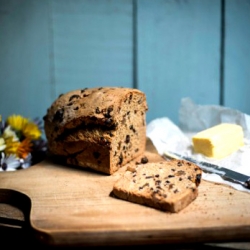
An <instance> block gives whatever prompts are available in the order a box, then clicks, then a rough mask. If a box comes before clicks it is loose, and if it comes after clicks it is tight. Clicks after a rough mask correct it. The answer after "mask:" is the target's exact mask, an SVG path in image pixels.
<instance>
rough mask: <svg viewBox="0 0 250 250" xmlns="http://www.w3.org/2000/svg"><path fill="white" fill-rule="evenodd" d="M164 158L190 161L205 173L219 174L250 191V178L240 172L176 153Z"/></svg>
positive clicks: (165, 155)
mask: <svg viewBox="0 0 250 250" xmlns="http://www.w3.org/2000/svg"><path fill="white" fill-rule="evenodd" d="M163 157H164V158H172V159H183V160H186V161H190V162H192V163H194V164H196V165H197V166H199V167H200V168H201V169H202V170H203V171H204V172H208V173H214V174H218V175H219V176H221V178H223V179H224V180H227V181H231V182H234V183H238V184H241V185H242V186H243V187H245V188H248V189H250V176H247V175H244V174H241V173H239V172H236V171H233V170H231V169H228V168H224V167H221V166H218V165H215V164H212V163H209V162H204V161H197V160H196V159H194V158H192V157H188V156H183V155H180V154H178V153H174V152H165V153H164V154H163Z"/></svg>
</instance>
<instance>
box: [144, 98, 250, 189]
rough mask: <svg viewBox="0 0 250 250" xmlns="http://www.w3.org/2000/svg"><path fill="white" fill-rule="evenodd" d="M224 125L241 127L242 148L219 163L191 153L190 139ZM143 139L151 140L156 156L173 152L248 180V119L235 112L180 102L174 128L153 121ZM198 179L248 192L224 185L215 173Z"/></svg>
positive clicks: (185, 100) (163, 119)
mask: <svg viewBox="0 0 250 250" xmlns="http://www.w3.org/2000/svg"><path fill="white" fill-rule="evenodd" d="M224 122H225V123H234V124H238V125H241V126H242V128H243V131H244V144H245V145H244V146H243V147H241V148H240V149H239V150H238V151H236V152H234V153H232V154H231V155H229V156H227V157H225V158H223V159H219V160H217V159H212V158H209V157H206V156H204V155H202V154H197V153H194V152H193V146H192V136H193V135H194V134H196V133H197V132H199V131H202V130H204V129H207V128H209V127H212V126H215V125H217V124H220V123H224ZM147 137H148V138H150V139H151V141H152V143H153V144H154V146H155V147H156V149H157V151H158V153H159V154H160V155H162V154H163V153H164V152H175V153H178V154H180V155H184V156H189V157H192V158H194V159H196V160H198V161H206V162H210V163H213V164H216V165H218V166H222V167H225V168H228V169H232V170H234V171H236V172H239V173H242V174H245V175H248V176H250V116H249V115H247V114H244V113H241V112H240V111H238V110H234V109H230V108H227V107H223V106H219V105H197V104H195V103H194V102H193V101H192V100H191V99H190V98H183V99H182V100H181V106H180V110H179V125H178V126H177V125H176V124H174V123H173V122H172V121H171V120H170V119H169V118H168V117H161V118H157V119H155V120H152V121H151V122H150V123H149V124H148V125H147ZM202 178H203V179H204V180H207V181H210V182H215V183H220V184H225V185H229V186H231V187H233V188H234V189H237V190H240V191H244V192H249V193H250V189H247V188H245V187H243V186H242V185H241V184H237V183H234V182H230V181H226V180H224V179H222V178H221V177H220V176H219V175H217V174H215V173H207V172H206V173H205V172H203V174H202Z"/></svg>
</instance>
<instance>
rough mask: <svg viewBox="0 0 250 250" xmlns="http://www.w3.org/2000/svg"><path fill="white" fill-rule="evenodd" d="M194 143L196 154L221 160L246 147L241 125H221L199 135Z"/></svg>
mask: <svg viewBox="0 0 250 250" xmlns="http://www.w3.org/2000/svg"><path fill="white" fill-rule="evenodd" d="M192 142H193V149H194V152H195V153H201V154H203V155H205V156H207V157H211V158H215V159H221V158H224V157H226V156H228V155H230V154H232V153H233V152H235V151H237V150H238V149H239V148H240V147H242V146H243V145H244V133H243V129H242V127H241V126H240V125H236V124H231V123H221V124H219V125H216V126H213V127H211V128H208V129H206V130H203V131H201V132H199V133H197V134H196V135H194V136H193V137H192Z"/></svg>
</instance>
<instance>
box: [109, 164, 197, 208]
mask: <svg viewBox="0 0 250 250" xmlns="http://www.w3.org/2000/svg"><path fill="white" fill-rule="evenodd" d="M201 176H202V170H201V168H200V167H198V166H197V165H195V164H193V163H190V162H188V161H185V160H176V159H172V160H170V159H169V160H162V161H159V162H147V163H145V164H142V163H139V164H137V165H135V166H131V167H128V168H127V170H126V171H125V172H124V174H123V175H122V176H121V177H120V178H119V179H118V180H117V181H116V182H115V184H114V186H113V191H112V194H113V195H114V196H115V197H116V198H120V199H123V200H127V201H130V202H133V203H138V204H141V205H145V206H149V207H153V208H155V209H158V210H162V211H168V212H172V213H177V212H179V211H180V210H182V209H184V208H185V207H186V206H187V205H189V204H190V203H191V202H192V201H193V200H194V199H196V197H197V196H198V186H199V184H200V181H201Z"/></svg>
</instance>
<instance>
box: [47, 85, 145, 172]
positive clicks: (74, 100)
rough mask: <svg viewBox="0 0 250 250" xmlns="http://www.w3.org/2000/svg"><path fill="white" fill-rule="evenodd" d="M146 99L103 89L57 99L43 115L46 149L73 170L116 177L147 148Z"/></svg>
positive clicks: (121, 90)
mask: <svg viewBox="0 0 250 250" xmlns="http://www.w3.org/2000/svg"><path fill="white" fill-rule="evenodd" d="M147 110H148V106H147V102H146V95H145V94H144V93H143V92H141V91H140V90H138V89H132V88H123V87H100V88H86V89H81V90H74V91H70V92H68V93H65V94H63V95H61V96H59V97H58V98H57V99H56V100H55V101H54V102H53V103H52V105H51V106H50V107H49V109H48V110H47V114H46V115H45V116H44V128H45V134H46V137H47V140H48V149H49V152H50V153H51V154H52V155H55V156H59V157H60V158H61V159H62V158H64V159H65V162H67V163H68V164H70V165H76V166H81V167H87V168H92V169H94V170H96V171H99V172H103V173H106V174H113V173H114V172H116V171H117V170H118V169H119V168H120V167H122V166H123V165H125V164H126V163H128V162H129V161H131V160H133V159H134V158H136V157H137V156H139V155H141V154H143V153H144V151H145V146H146V112H147Z"/></svg>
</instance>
